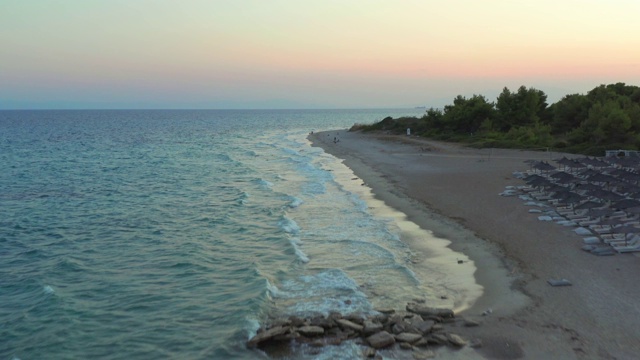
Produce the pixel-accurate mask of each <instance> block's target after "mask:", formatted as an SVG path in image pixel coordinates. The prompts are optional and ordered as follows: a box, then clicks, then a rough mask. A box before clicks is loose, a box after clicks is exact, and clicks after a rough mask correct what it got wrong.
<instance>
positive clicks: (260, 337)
mask: <svg viewBox="0 0 640 360" xmlns="http://www.w3.org/2000/svg"><path fill="white" fill-rule="evenodd" d="M289 329H290V328H289V327H288V326H275V327H272V328H271V329H269V330H266V331H263V332H260V333H258V334H256V336H254V337H252V338H251V340H249V342H248V343H247V344H248V345H249V346H256V345H258V344H260V343H261V342H264V341H268V340H271V339H273V338H274V337H276V336H279V335H283V334H285V333H286V332H287V331H289Z"/></svg>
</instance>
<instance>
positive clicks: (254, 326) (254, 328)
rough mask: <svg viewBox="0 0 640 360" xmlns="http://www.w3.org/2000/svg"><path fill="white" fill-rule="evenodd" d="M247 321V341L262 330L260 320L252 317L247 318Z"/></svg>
mask: <svg viewBox="0 0 640 360" xmlns="http://www.w3.org/2000/svg"><path fill="white" fill-rule="evenodd" d="M246 320H247V325H246V326H245V329H246V330H247V339H251V338H252V337H254V336H256V334H257V333H258V329H260V322H259V321H258V319H255V318H252V317H247V318H246Z"/></svg>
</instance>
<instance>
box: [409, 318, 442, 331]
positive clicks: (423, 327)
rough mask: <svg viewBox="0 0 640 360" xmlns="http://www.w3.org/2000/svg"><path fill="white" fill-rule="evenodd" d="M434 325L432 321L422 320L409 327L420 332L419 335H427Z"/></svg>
mask: <svg viewBox="0 0 640 360" xmlns="http://www.w3.org/2000/svg"><path fill="white" fill-rule="evenodd" d="M435 324H436V323H435V322H434V321H433V320H423V321H416V322H414V323H412V324H411V325H413V327H415V328H416V329H418V331H420V332H421V333H423V334H427V333H429V332H430V331H431V329H432V328H433V326H434V325H435Z"/></svg>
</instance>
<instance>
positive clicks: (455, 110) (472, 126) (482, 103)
mask: <svg viewBox="0 0 640 360" xmlns="http://www.w3.org/2000/svg"><path fill="white" fill-rule="evenodd" d="M494 115H495V110H494V105H493V104H492V103H490V102H488V101H487V99H486V98H485V97H484V96H482V95H473V96H472V97H471V98H470V99H467V98H465V97H463V96H462V95H458V96H457V97H456V98H455V99H454V100H453V105H447V106H445V107H444V114H443V118H444V121H445V124H446V125H445V126H446V127H447V129H448V130H449V131H451V132H455V133H466V134H473V133H475V132H477V131H478V129H480V126H481V125H482V123H483V122H484V121H485V120H487V119H492V118H493V117H494Z"/></svg>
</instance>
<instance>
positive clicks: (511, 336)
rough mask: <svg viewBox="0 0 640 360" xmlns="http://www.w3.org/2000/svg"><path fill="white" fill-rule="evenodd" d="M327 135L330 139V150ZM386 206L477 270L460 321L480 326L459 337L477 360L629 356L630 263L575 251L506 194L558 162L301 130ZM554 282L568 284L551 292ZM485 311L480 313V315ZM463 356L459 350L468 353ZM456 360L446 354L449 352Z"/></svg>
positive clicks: (636, 328)
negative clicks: (535, 170) (472, 342)
mask: <svg viewBox="0 0 640 360" xmlns="http://www.w3.org/2000/svg"><path fill="white" fill-rule="evenodd" d="M334 138H336V140H339V141H337V142H334ZM309 139H310V140H311V141H312V142H313V144H314V146H320V147H322V148H323V149H324V150H325V151H326V152H327V153H330V154H332V155H334V156H336V157H338V158H340V159H344V163H345V165H347V166H348V167H349V168H351V169H352V170H353V171H354V173H355V174H356V175H357V176H358V177H359V178H361V179H362V180H363V181H364V183H365V184H366V185H367V186H369V187H370V188H371V189H372V190H373V192H374V194H375V196H376V197H377V198H378V199H380V200H382V201H384V202H385V203H386V204H387V205H389V206H391V207H393V208H395V209H397V210H399V211H401V212H403V213H405V214H407V216H408V218H409V220H411V221H413V222H415V223H416V224H418V225H419V226H420V227H422V228H424V229H429V230H431V231H433V232H434V234H436V235H438V236H442V237H444V238H447V239H449V240H451V241H452V244H451V245H450V247H451V248H452V249H453V250H455V251H458V252H462V253H464V254H465V255H466V256H468V257H469V259H471V260H472V261H473V262H474V263H475V266H476V268H477V271H476V273H475V278H476V282H477V283H479V284H480V285H481V286H482V287H483V288H484V291H483V295H482V296H481V297H480V298H479V299H478V300H477V301H476V302H475V303H474V304H473V305H472V306H471V307H470V308H468V309H467V310H465V311H464V312H462V313H461V314H460V315H461V316H464V317H465V318H471V319H475V320H478V321H480V322H481V326H479V327H461V328H460V331H459V333H460V334H461V335H463V336H465V337H467V338H469V339H480V340H481V341H482V346H481V347H479V348H477V349H474V350H472V351H474V352H475V353H476V354H477V355H479V356H481V357H484V358H488V359H634V358H638V357H639V356H640V355H639V354H640V342H639V341H638V334H640V285H639V284H638V282H637V278H638V274H640V262H639V259H638V257H637V256H636V255H634V254H618V255H615V256H604V257H596V256H594V255H592V254H589V253H587V252H584V251H581V250H580V247H581V245H582V238H581V237H580V236H578V235H576V234H575V233H574V232H573V231H572V228H571V227H563V226H561V225H558V224H555V223H554V222H543V221H539V220H538V219H537V216H535V214H531V213H529V212H528V210H529V209H530V208H529V207H527V206H525V205H524V204H523V201H522V200H520V199H519V198H517V197H502V196H499V195H498V194H499V193H500V192H502V191H503V190H504V189H505V186H507V185H522V184H523V182H522V181H521V180H518V179H516V178H514V177H513V176H512V173H513V172H514V171H525V170H527V169H528V165H527V164H526V163H524V161H525V160H528V159H536V160H550V159H555V158H558V157H561V156H562V155H563V154H559V153H548V152H532V151H519V150H502V149H481V150H478V149H470V148H465V147H463V146H460V145H456V144H449V143H442V142H436V141H429V140H425V139H421V138H418V137H408V136H392V135H382V134H377V135H376V134H362V133H360V132H348V131H346V130H340V131H332V132H321V133H315V134H311V135H310V137H309ZM552 278H555V279H558V278H565V279H568V280H570V281H571V283H572V284H573V286H566V287H552V286H550V285H549V284H548V283H547V280H548V279H552ZM487 309H491V313H490V314H489V315H487V316H482V313H483V312H485V311H487ZM468 351H470V350H465V353H466V354H468ZM453 356H455V354H454V355H453Z"/></svg>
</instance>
